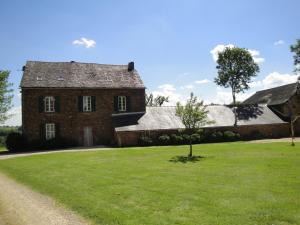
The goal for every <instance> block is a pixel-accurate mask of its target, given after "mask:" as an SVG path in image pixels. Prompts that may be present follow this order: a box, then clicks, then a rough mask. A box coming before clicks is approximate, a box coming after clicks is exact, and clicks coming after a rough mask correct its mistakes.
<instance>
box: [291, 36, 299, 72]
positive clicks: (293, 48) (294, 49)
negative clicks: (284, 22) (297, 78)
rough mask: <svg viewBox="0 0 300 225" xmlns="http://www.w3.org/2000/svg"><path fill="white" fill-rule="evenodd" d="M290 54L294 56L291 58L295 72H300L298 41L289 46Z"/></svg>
mask: <svg viewBox="0 0 300 225" xmlns="http://www.w3.org/2000/svg"><path fill="white" fill-rule="evenodd" d="M291 52H293V53H294V54H295V55H294V56H293V57H294V65H295V72H300V39H298V40H297V42H296V44H294V45H291Z"/></svg>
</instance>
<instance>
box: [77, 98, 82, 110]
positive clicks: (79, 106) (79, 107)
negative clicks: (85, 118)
mask: <svg viewBox="0 0 300 225" xmlns="http://www.w3.org/2000/svg"><path fill="white" fill-rule="evenodd" d="M82 101H83V97H82V96H78V111H79V112H83V109H82V107H83V102H82Z"/></svg>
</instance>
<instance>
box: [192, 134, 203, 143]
mask: <svg viewBox="0 0 300 225" xmlns="http://www.w3.org/2000/svg"><path fill="white" fill-rule="evenodd" d="M201 142H202V136H201V135H200V134H199V133H194V134H192V143H193V144H199V143H201Z"/></svg>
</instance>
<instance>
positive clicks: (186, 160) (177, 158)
mask: <svg viewBox="0 0 300 225" xmlns="http://www.w3.org/2000/svg"><path fill="white" fill-rule="evenodd" d="M205 158H206V157H204V156H200V155H195V156H191V157H189V156H183V155H177V156H174V157H172V158H171V159H170V160H169V162H173V163H189V162H192V163H195V162H198V161H200V160H202V159H205Z"/></svg>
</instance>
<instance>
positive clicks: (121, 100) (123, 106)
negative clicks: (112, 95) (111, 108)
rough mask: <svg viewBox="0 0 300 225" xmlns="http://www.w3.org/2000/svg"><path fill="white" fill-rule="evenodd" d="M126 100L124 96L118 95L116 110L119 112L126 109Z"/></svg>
mask: <svg viewBox="0 0 300 225" xmlns="http://www.w3.org/2000/svg"><path fill="white" fill-rule="evenodd" d="M126 104H127V102H126V96H118V110H119V111H120V112H125V111H127V105H126Z"/></svg>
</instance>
